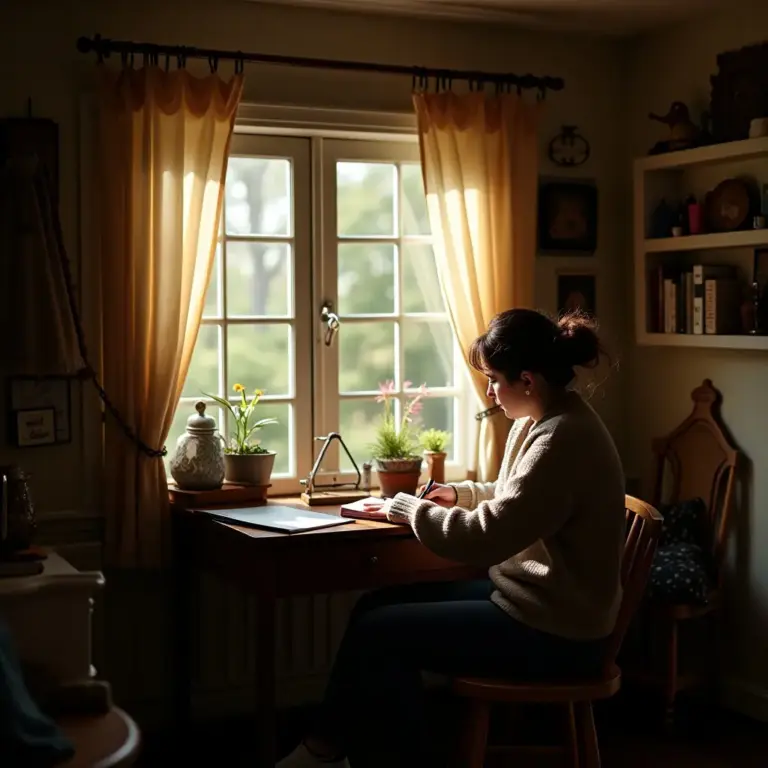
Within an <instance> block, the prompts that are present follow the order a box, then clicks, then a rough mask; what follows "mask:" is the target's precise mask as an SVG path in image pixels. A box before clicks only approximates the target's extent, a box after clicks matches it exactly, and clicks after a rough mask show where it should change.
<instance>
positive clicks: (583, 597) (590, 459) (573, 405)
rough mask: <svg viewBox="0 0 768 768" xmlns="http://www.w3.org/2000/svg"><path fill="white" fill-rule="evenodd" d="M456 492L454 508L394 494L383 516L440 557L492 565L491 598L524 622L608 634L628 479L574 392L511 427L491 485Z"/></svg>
mask: <svg viewBox="0 0 768 768" xmlns="http://www.w3.org/2000/svg"><path fill="white" fill-rule="evenodd" d="M454 487H455V488H456V492H457V505H456V506H455V507H452V508H450V509H445V508H443V507H440V506H438V505H437V504H434V503H432V502H429V501H423V500H420V499H417V498H415V497H413V496H410V495H408V494H402V493H399V494H397V496H395V498H394V499H393V500H392V501H391V502H390V504H389V505H388V515H389V517H390V519H391V520H392V521H393V522H394V521H396V522H407V523H409V524H410V525H411V527H412V528H413V530H414V532H415V534H416V536H417V537H418V539H419V540H420V541H421V542H422V543H423V544H424V545H425V546H427V547H428V548H429V549H431V550H432V551H433V552H435V553H436V554H438V555H441V556H443V557H446V558H448V559H451V560H455V561H458V562H464V563H470V564H475V565H480V566H485V565H487V566H490V572H489V575H490V578H491V580H492V581H493V583H494V585H495V587H496V590H495V591H494V593H493V596H492V598H491V599H492V600H493V601H494V602H495V603H496V604H497V605H498V606H499V607H500V608H501V609H502V610H504V611H506V612H507V613H508V614H509V615H510V616H512V617H514V618H515V619H517V620H519V621H521V622H523V623H524V624H527V625H529V626H531V627H534V628H536V629H539V630H542V631H544V632H549V633H551V634H555V635H560V636H562V637H567V638H572V639H574V640H588V639H598V638H601V637H605V636H607V635H609V634H610V633H611V631H612V630H613V625H614V623H615V621H616V615H617V613H618V609H619V603H620V601H621V586H620V575H619V572H620V566H621V555H622V552H623V547H624V535H625V527H624V474H623V471H622V466H621V460H620V459H619V456H618V453H617V451H616V447H615V445H614V443H613V440H612V438H611V436H610V434H609V433H608V430H607V429H606V428H605V425H604V424H603V422H602V420H601V419H600V417H599V416H598V415H597V414H596V413H595V412H594V410H592V408H591V407H590V406H589V405H588V404H587V403H585V402H584V401H583V400H582V399H581V397H580V396H579V395H578V394H577V393H576V392H569V393H568V394H567V396H566V398H565V399H564V402H563V404H562V405H561V406H560V407H559V408H558V409H554V410H553V411H552V412H551V413H548V414H547V415H546V416H545V417H544V418H542V419H541V420H540V421H538V422H535V423H534V422H533V421H532V420H531V419H520V420H518V421H516V422H515V423H514V424H513V426H512V429H511V431H510V434H509V439H508V441H507V447H506V450H505V452H504V459H503V461H502V465H501V470H500V472H499V479H498V480H497V481H496V482H495V483H474V482H470V481H467V482H464V483H459V484H456V485H455V486H454Z"/></svg>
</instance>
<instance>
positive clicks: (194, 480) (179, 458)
mask: <svg viewBox="0 0 768 768" xmlns="http://www.w3.org/2000/svg"><path fill="white" fill-rule="evenodd" d="M195 409H196V411H197V413H196V414H193V415H192V416H190V417H189V419H187V431H186V432H185V433H184V434H183V435H181V437H179V440H178V442H177V443H176V448H175V450H174V452H173V456H172V458H171V462H170V470H171V477H173V480H174V482H175V483H176V485H177V486H178V487H179V488H181V489H182V490H186V491H213V490H216V489H217V488H221V486H222V483H223V482H224V440H223V438H222V437H221V435H220V434H219V432H218V430H217V429H216V419H214V418H212V417H211V416H206V415H205V403H203V402H198V403H195Z"/></svg>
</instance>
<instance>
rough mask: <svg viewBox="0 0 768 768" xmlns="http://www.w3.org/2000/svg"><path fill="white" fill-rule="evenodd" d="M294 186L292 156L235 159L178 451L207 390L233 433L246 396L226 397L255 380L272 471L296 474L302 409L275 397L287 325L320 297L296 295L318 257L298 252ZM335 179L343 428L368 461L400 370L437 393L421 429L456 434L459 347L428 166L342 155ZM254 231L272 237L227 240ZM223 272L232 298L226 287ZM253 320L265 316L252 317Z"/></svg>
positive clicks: (287, 377)
mask: <svg viewBox="0 0 768 768" xmlns="http://www.w3.org/2000/svg"><path fill="white" fill-rule="evenodd" d="M290 185H291V179H290V164H289V161H287V160H282V159H279V158H254V157H234V158H232V159H231V160H230V164H229V171H228V178H227V189H226V198H225V212H224V230H225V234H226V235H227V236H228V237H227V241H226V244H225V245H226V247H225V248H221V247H220V248H219V251H218V253H217V256H216V264H215V266H214V270H213V273H212V276H211V281H210V284H209V288H208V292H207V295H206V302H205V310H204V321H203V325H202V326H201V328H200V332H199V335H198V340H197V345H196V347H195V352H194V355H193V358H192V363H191V365H190V370H189V374H188V376H187V380H186V382H185V385H184V388H183V392H182V401H181V403H180V406H179V409H178V410H177V413H176V416H175V418H174V422H173V425H172V427H171V432H170V434H169V436H168V440H167V446H168V450H169V454H170V453H172V451H173V449H174V447H175V444H176V440H177V439H178V436H179V435H180V434H182V433H183V431H184V428H185V425H186V420H187V418H188V417H189V416H190V415H192V414H194V401H195V400H197V399H199V397H200V394H201V393H202V392H206V393H211V395H210V397H211V399H212V400H214V401H215V402H216V403H218V404H219V405H221V406H222V407H221V408H219V409H211V410H212V411H214V412H212V413H211V415H213V416H214V417H215V418H217V421H218V425H219V430H220V431H221V433H222V434H227V433H229V432H232V431H233V430H234V427H235V424H234V419H235V415H234V412H233V411H231V410H230V408H229V407H225V406H226V404H227V403H229V404H232V403H233V402H235V403H236V402H237V398H234V399H229V398H228V394H227V393H229V392H231V391H232V387H233V385H234V384H235V383H236V382H240V381H247V382H254V383H257V384H258V386H259V387H260V388H261V389H263V391H264V397H263V398H261V400H260V402H258V405H257V406H256V407H255V411H254V416H257V417H258V419H262V420H263V419H267V420H276V421H277V423H275V424H274V425H273V426H270V427H269V436H268V438H266V439H265V440H264V446H265V447H266V448H269V449H270V450H275V451H277V457H276V461H275V470H274V471H275V473H276V474H280V473H286V472H288V471H289V468H290V467H289V458H290V457H289V434H290V432H291V430H292V419H293V414H292V411H291V408H290V405H289V404H287V403H280V402H275V401H273V400H271V399H270V398H274V397H279V396H281V395H282V396H288V395H290V390H291V386H290V384H291V367H292V366H291V362H290V357H289V351H290V349H291V347H292V339H291V334H292V329H291V327H290V325H289V323H288V322H286V321H287V320H288V319H289V318H290V314H291V310H292V307H293V306H294V303H295V304H299V303H301V302H309V301H311V297H310V296H298V295H297V296H293V295H292V294H293V286H292V276H293V274H294V272H295V270H297V269H303V268H306V260H307V259H309V254H307V253H292V252H291V251H292V247H291V243H290V241H289V240H288V238H289V237H290V235H291V234H292V231H293V223H292V221H291V216H292V212H291V204H290V200H291V190H290ZM337 187H338V198H337V210H338V221H337V230H338V231H337V235H338V237H339V239H340V242H339V246H338V306H337V312H338V313H339V315H340V317H341V320H342V327H341V331H340V333H339V334H338V336H337V338H336V342H335V344H336V345H337V350H338V355H339V392H340V393H341V396H340V405H339V412H340V424H339V427H340V429H339V431H340V432H341V434H342V436H343V437H344V441H345V442H346V443H347V445H348V446H349V448H350V451H351V452H352V455H353V456H354V458H355V460H356V462H357V463H358V464H361V463H362V462H363V461H366V460H368V459H369V458H370V457H371V452H370V446H371V442H372V441H373V439H374V438H375V436H376V435H375V429H376V426H377V425H378V423H379V420H380V417H381V405H380V404H377V403H376V396H377V394H378V387H379V383H380V382H382V381H390V380H397V378H398V376H397V374H398V373H399V379H400V381H399V384H400V385H401V384H402V380H403V379H410V380H411V381H416V382H420V383H421V382H425V384H426V385H427V386H428V387H430V389H432V390H433V393H432V396H431V397H430V398H428V399H427V400H425V401H424V409H423V411H422V413H421V418H422V424H423V425H424V427H427V428H434V429H440V430H447V431H450V432H452V431H454V429H455V423H454V419H455V412H456V405H455V401H454V399H453V398H450V397H441V396H440V392H439V388H441V387H446V386H454V385H455V382H454V352H453V349H454V345H453V338H452V333H451V329H450V326H449V324H448V321H447V319H445V318H444V317H443V318H434V317H428V316H427V315H426V313H443V312H444V309H443V302H442V298H441V295H440V291H439V285H438V281H437V273H436V270H435V264H434V257H433V255H432V250H431V246H430V245H429V243H428V241H427V240H425V236H428V235H429V226H428V220H427V213H426V205H425V201H424V194H423V188H422V181H421V169H420V167H419V165H418V164H416V163H411V164H407V165H402V166H398V165H395V164H390V163H339V164H338V167H337ZM398 201H399V207H400V209H401V211H400V213H399V214H398V211H397V207H398ZM398 218H400V221H399V222H398ZM248 235H261V236H264V237H266V238H272V237H274V238H275V240H274V241H269V240H267V241H265V240H264V239H261V240H259V241H258V242H255V241H248V240H247V239H241V240H232V239H229V238H230V237H241V238H243V237H245V238H247V236H248ZM400 236H402V237H403V238H405V239H404V240H403V241H402V248H401V249H400V250H399V252H398V249H397V248H396V246H395V245H393V244H391V243H384V242H381V241H378V242H377V241H376V240H375V239H374V238H376V237H389V238H396V237H400ZM281 237H283V238H284V239H283V240H282V241H281V240H280V238H281ZM355 238H356V239H355ZM223 258H226V272H224V270H223V269H222V267H223V266H224V265H223V264H222V259H223ZM224 274H226V306H224V301H223V294H224V292H223V291H222V290H221V288H222V287H223V286H222V285H221V280H222V276H223V275H224ZM398 287H399V290H400V307H399V308H398V307H397V302H398V298H397V296H398ZM396 311H399V312H400V313H401V314H407V315H408V316H406V317H404V318H402V319H401V320H399V321H394V320H386V321H383V322H371V321H369V320H356V319H355V316H359V315H368V316H370V315H372V314H374V315H375V314H385V313H393V312H396ZM225 316H226V317H227V318H230V319H235V320H236V322H235V323H232V324H229V325H228V326H223V325H221V324H216V322H215V320H216V319H217V318H223V317H225ZM255 317H258V318H261V321H260V322H253V321H252V318H255ZM239 318H242V320H239ZM281 319H282V322H281ZM225 335H226V338H225ZM397 339H399V343H400V345H401V351H400V354H399V355H398V353H397V347H396V340H397ZM225 350H226V351H225ZM220 355H221V356H222V357H223V356H224V355H226V360H227V371H228V380H227V381H224V380H222V379H223V377H221V376H220V368H219V362H218V361H219V356H220ZM398 357H399V359H398ZM398 368H399V369H400V370H399V371H398ZM356 393H357V396H355V397H349V398H345V397H344V395H345V394H348V395H355V394H356ZM360 393H364V394H365V395H370V396H369V397H368V396H366V397H361V396H360ZM392 406H393V418H394V419H397V420H399V419H401V418H402V410H403V396H402V395H398V396H397V397H396V398H395V399H394V400H393V402H392ZM216 410H218V413H216V412H215V411H216ZM417 445H418V443H417ZM342 455H343V452H342ZM346 464H348V461H347V460H346V456H343V462H342V467H343V468H347V467H346Z"/></svg>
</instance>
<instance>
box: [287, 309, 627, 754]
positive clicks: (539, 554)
mask: <svg viewBox="0 0 768 768" xmlns="http://www.w3.org/2000/svg"><path fill="white" fill-rule="evenodd" d="M600 354H601V347H600V343H599V340H598V337H597V334H596V332H595V328H594V326H593V324H592V323H591V322H590V321H589V320H588V319H587V318H586V317H583V316H580V315H578V314H571V315H567V316H565V317H564V318H563V319H561V320H560V321H559V322H553V321H552V320H550V319H549V318H548V317H546V316H545V315H542V314H540V313H538V312H534V311H532V310H526V309H513V310H509V311H507V312H503V313H501V314H500V315H498V316H496V317H495V318H494V319H493V320H492V322H491V324H490V327H489V328H488V330H487V332H486V333H484V334H483V335H482V336H480V337H479V338H478V339H476V340H475V342H474V343H473V345H472V348H471V350H470V355H469V360H470V362H471V364H472V365H473V366H474V367H475V368H476V369H478V370H480V371H482V372H483V373H484V374H485V375H486V376H487V377H488V396H489V397H491V398H493V399H494V400H495V402H496V403H497V404H498V405H500V406H501V408H502V410H503V412H504V414H505V415H506V417H507V418H508V419H513V420H514V424H513V426H512V429H511V431H510V434H509V438H508V440H507V446H506V450H505V453H504V459H503V462H502V465H501V470H500V472H499V477H498V480H497V481H496V482H495V483H475V482H469V481H468V482H464V483H457V484H450V485H439V486H433V488H432V489H431V491H430V493H429V494H428V496H427V497H426V498H425V499H417V498H416V497H414V496H410V495H407V494H402V493H400V494H397V496H395V497H394V498H393V499H389V500H387V501H386V502H385V503H384V508H385V510H386V513H387V517H388V519H389V520H390V521H392V522H397V523H402V524H404V525H410V526H411V528H412V529H413V531H414V533H415V534H416V536H417V538H418V539H419V541H421V542H422V543H423V544H424V545H425V546H426V547H428V548H429V549H430V550H432V551H433V552H434V553H436V554H438V555H441V556H442V557H445V558H448V559H450V560H454V561H458V562H463V563H468V564H473V565H477V566H482V567H489V568H490V571H489V579H488V580H481V581H476V582H469V583H434V584H419V585H414V586H407V587H395V588H388V589H383V590H379V591H377V592H373V593H371V594H369V595H367V596H365V597H363V598H362V599H361V600H360V602H359V603H358V605H357V606H356V608H355V610H354V612H353V614H352V617H351V619H350V623H349V627H348V629H347V632H346V634H345V636H344V640H343V642H342V644H341V647H340V649H339V652H338V655H337V657H336V661H335V665H334V668H333V672H332V674H331V679H330V682H329V685H328V689H327V692H326V695H325V700H324V702H323V704H322V706H321V709H320V713H319V715H320V716H319V718H318V721H317V723H316V725H315V727H314V729H313V730H312V732H311V735H310V736H308V737H307V738H306V739H305V740H304V742H303V743H302V744H301V745H300V746H299V747H298V748H297V749H296V750H295V751H294V752H293V753H291V754H290V755H289V756H288V757H287V758H285V759H284V760H283V761H282V762H281V763H279V766H280V768H299V767H300V766H318V765H322V764H325V765H326V766H327V765H331V766H334V765H335V766H347V765H348V763H347V761H346V756H347V755H351V758H352V760H353V762H354V764H355V765H358V764H369V759H370V758H371V757H375V758H377V759H376V764H377V765H389V766H398V768H403V767H405V766H419V768H423V766H426V765H429V757H428V755H427V753H426V750H425V745H424V744H423V734H424V727H423V719H422V714H423V706H422V705H423V690H422V679H421V672H422V671H423V670H426V671H431V672H436V673H440V674H443V675H449V676H488V677H506V678H512V679H523V678H526V677H528V678H534V679H537V680H541V679H546V678H548V677H550V678H563V677H567V676H573V677H578V676H587V675H594V674H596V673H597V672H598V671H599V669H600V665H601V663H602V657H603V649H604V645H605V639H606V638H607V636H608V635H609V634H610V633H611V631H612V630H613V625H614V622H615V620H616V615H617V612H618V609H619V603H620V600H621V587H620V575H619V571H620V564H621V556H622V551H623V545H624V476H623V472H622V467H621V461H620V459H619V456H618V453H617V451H616V447H615V445H614V443H613V440H612V439H611V436H610V434H609V433H608V430H607V429H606V428H605V425H604V424H603V422H602V421H601V419H600V417H599V416H598V415H597V414H596V413H595V411H594V410H593V409H592V408H591V407H590V406H589V405H588V404H587V403H586V402H584V400H582V398H581V397H580V396H579V395H578V394H577V393H576V392H575V391H571V390H569V389H568V386H569V385H570V384H571V382H572V381H573V379H574V367H576V366H593V365H595V364H596V363H597V362H598V359H599V357H600ZM358 759H359V760H360V763H358Z"/></svg>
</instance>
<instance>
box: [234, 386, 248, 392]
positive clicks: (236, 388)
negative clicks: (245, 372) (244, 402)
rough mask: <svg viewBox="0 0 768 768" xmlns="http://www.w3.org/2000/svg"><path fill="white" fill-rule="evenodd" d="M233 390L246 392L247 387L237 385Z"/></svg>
mask: <svg viewBox="0 0 768 768" xmlns="http://www.w3.org/2000/svg"><path fill="white" fill-rule="evenodd" d="M232 389H234V390H235V392H245V387H244V386H243V385H242V384H235V386H234V387H232Z"/></svg>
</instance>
